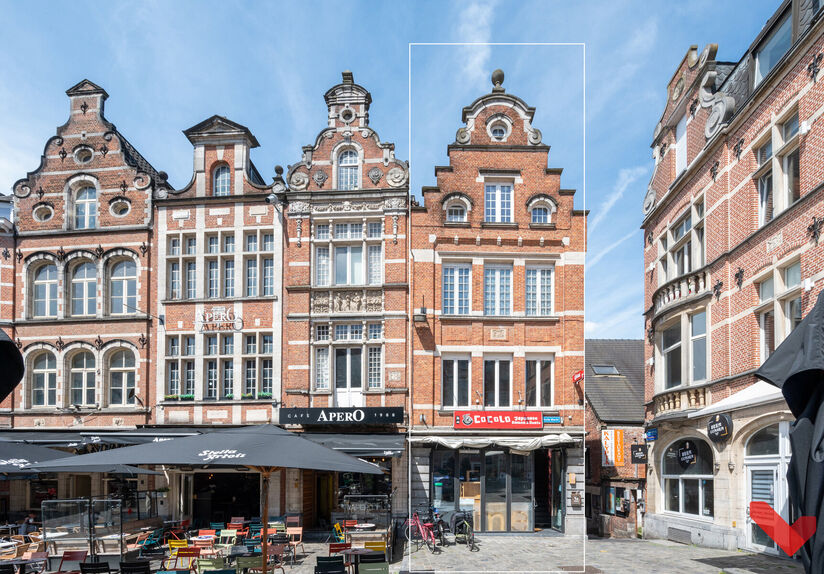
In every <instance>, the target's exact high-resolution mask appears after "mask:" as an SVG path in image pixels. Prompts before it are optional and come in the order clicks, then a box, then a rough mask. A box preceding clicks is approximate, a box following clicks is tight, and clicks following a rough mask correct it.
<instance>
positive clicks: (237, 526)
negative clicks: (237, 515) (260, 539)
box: [226, 522, 249, 538]
mask: <svg viewBox="0 0 824 574" xmlns="http://www.w3.org/2000/svg"><path fill="white" fill-rule="evenodd" d="M226 529H227V530H234V531H235V534H237V536H243V537H244V538H246V537H247V536H249V529H248V528H244V527H243V522H230V523H229V524H227V525H226Z"/></svg>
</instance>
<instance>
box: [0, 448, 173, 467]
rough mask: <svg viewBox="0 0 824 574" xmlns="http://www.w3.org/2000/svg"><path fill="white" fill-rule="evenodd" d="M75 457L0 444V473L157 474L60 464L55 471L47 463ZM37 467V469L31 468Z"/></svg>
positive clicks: (95, 465)
mask: <svg viewBox="0 0 824 574" xmlns="http://www.w3.org/2000/svg"><path fill="white" fill-rule="evenodd" d="M67 457H68V460H72V459H74V458H77V456H76V455H73V454H70V453H68V452H63V451H60V450H54V449H51V448H46V447H43V446H37V445H34V444H27V443H24V442H7V441H0V474H6V475H31V474H34V473H38V472H108V473H111V474H125V475H130V476H133V475H136V474H160V473H159V472H155V471H154V470H147V469H145V468H138V467H136V466H129V465H127V464H111V463H99V464H74V465H66V464H61V465H60V466H59V467H57V468H51V467H49V464H50V461H52V460H61V461H64V462H65V461H66V460H67ZM33 464H37V465H38V467H37V468H31V465H33Z"/></svg>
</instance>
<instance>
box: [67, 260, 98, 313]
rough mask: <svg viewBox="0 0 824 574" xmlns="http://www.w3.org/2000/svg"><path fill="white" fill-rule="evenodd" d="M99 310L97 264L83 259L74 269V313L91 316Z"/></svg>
mask: <svg viewBox="0 0 824 574" xmlns="http://www.w3.org/2000/svg"><path fill="white" fill-rule="evenodd" d="M96 312H97V266H96V265H95V264H94V263H92V262H91V261H82V262H80V263H78V264H77V265H75V266H74V268H73V269H72V315H75V316H84V315H85V316H90V315H94V314H95V313H96Z"/></svg>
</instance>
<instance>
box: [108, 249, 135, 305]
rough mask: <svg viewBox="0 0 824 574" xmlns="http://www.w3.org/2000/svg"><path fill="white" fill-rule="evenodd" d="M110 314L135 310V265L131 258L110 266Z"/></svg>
mask: <svg viewBox="0 0 824 574" xmlns="http://www.w3.org/2000/svg"><path fill="white" fill-rule="evenodd" d="M111 309H112V315H128V314H130V313H134V312H135V311H137V266H136V265H135V264H134V261H132V260H131V259H126V260H124V261H120V262H118V263H115V265H114V267H112V297H111Z"/></svg>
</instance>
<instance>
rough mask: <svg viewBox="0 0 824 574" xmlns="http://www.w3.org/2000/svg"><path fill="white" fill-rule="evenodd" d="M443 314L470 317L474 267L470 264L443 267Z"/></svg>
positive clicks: (454, 264) (445, 265) (452, 264)
mask: <svg viewBox="0 0 824 574" xmlns="http://www.w3.org/2000/svg"><path fill="white" fill-rule="evenodd" d="M442 273H443V280H442V281H443V314H444V315H468V314H469V303H470V299H469V296H470V286H469V281H470V276H471V275H472V266H471V265H469V264H468V263H466V264H464V263H460V264H456V263H449V264H444V265H443V271H442Z"/></svg>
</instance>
